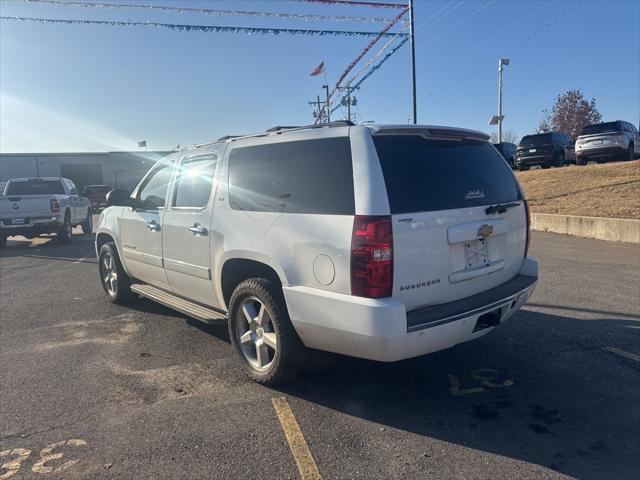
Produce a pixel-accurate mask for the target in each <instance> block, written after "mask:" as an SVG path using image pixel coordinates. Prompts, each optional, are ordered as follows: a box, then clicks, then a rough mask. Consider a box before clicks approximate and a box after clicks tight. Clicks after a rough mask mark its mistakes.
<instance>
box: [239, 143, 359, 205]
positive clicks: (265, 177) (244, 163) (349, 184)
mask: <svg viewBox="0 0 640 480" xmlns="http://www.w3.org/2000/svg"><path fill="white" fill-rule="evenodd" d="M229 201H230V203H231V208H233V209H235V210H251V211H257V212H286V213H319V214H329V215H353V214H354V212H355V206H354V199H353V170H352V167H351V146H350V142H349V139H348V138H347V137H341V138H326V139H317V140H304V141H299V142H285V143H275V144H269V145H258V146H255V147H244V148H236V149H234V150H233V151H232V152H231V155H230V157H229Z"/></svg>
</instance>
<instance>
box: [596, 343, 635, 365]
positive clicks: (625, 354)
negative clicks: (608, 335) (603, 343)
mask: <svg viewBox="0 0 640 480" xmlns="http://www.w3.org/2000/svg"><path fill="white" fill-rule="evenodd" d="M603 350H604V351H606V352H611V353H615V354H616V355H620V356H621V357H624V358H628V359H629V360H633V361H635V362H638V363H640V355H636V354H635V353H631V352H627V351H626V350H621V349H619V348H616V347H604V348H603Z"/></svg>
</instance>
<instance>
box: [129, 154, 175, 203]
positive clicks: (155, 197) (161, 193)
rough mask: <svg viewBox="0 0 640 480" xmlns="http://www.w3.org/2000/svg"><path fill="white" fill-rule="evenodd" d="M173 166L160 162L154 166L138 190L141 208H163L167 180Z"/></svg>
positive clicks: (168, 180) (167, 185)
mask: <svg viewBox="0 0 640 480" xmlns="http://www.w3.org/2000/svg"><path fill="white" fill-rule="evenodd" d="M172 173H173V168H172V166H170V165H167V164H162V165H160V166H158V167H155V168H154V171H153V172H152V173H151V176H149V177H148V178H147V179H146V181H145V183H144V185H143V186H142V188H141V189H140V190H139V191H138V196H137V197H138V204H139V206H140V208H143V209H156V208H163V207H164V205H165V199H166V197H167V190H168V188H169V182H171V175H172Z"/></svg>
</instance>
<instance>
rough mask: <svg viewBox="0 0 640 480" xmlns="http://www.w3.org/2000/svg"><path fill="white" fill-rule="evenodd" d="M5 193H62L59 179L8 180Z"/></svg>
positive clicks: (62, 189)
mask: <svg viewBox="0 0 640 480" xmlns="http://www.w3.org/2000/svg"><path fill="white" fill-rule="evenodd" d="M5 195H7V196H9V195H64V188H63V187H62V182H61V181H60V180H25V181H19V182H9V184H8V185H7V191H6V192H5Z"/></svg>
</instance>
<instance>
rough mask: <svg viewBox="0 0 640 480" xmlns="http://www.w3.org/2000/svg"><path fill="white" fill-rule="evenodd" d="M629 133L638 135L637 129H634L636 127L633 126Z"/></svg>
mask: <svg viewBox="0 0 640 480" xmlns="http://www.w3.org/2000/svg"><path fill="white" fill-rule="evenodd" d="M631 131H632V132H633V133H635V134H636V135H637V134H638V129H637V128H636V126H635V125H634V124H631Z"/></svg>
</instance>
